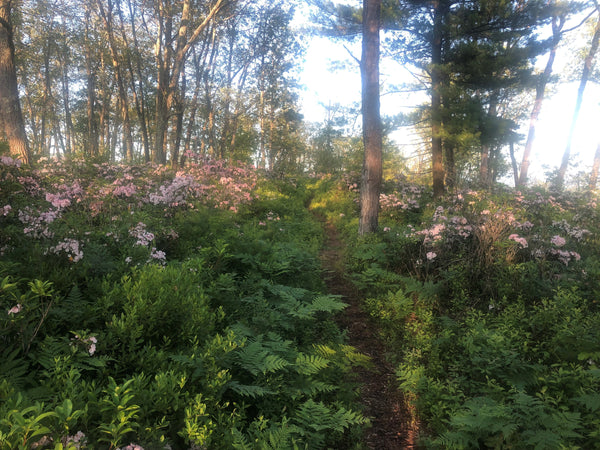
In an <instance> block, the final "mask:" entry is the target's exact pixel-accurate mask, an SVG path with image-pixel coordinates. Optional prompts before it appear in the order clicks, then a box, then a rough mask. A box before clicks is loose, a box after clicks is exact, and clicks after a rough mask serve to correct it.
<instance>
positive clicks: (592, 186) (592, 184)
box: [590, 142, 600, 191]
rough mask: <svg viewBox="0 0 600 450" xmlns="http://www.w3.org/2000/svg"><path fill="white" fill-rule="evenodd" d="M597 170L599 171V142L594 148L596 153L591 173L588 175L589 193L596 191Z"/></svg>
mask: <svg viewBox="0 0 600 450" xmlns="http://www.w3.org/2000/svg"><path fill="white" fill-rule="evenodd" d="M599 169H600V142H599V143H598V146H597V147H596V153H595V155H594V164H593V165H592V173H591V174H590V191H595V190H596V184H597V182H598V170H599Z"/></svg>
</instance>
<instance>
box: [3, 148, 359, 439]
mask: <svg viewBox="0 0 600 450" xmlns="http://www.w3.org/2000/svg"><path fill="white" fill-rule="evenodd" d="M291 183H292V182H291V181H289V180H288V181H281V180H267V179H264V178H262V177H261V176H260V175H259V174H258V173H257V172H256V171H253V170H252V169H250V168H243V167H242V168H236V167H228V166H226V165H224V164H222V163H220V162H215V161H205V162H204V163H203V164H202V165H200V164H194V165H191V166H190V167H187V168H186V169H184V170H180V171H179V172H173V171H170V170H168V169H166V168H164V167H161V166H150V165H148V166H118V165H108V164H92V163H86V162H83V161H78V160H73V161H64V160H60V161H54V162H53V163H52V164H43V165H40V166H38V167H36V168H34V169H30V168H24V167H19V165H18V163H17V162H15V161H14V160H10V161H9V160H8V159H6V160H3V162H2V164H0V187H1V190H0V192H1V194H0V225H1V226H0V254H1V255H2V259H1V261H0V309H1V310H2V311H3V313H2V314H1V315H0V358H1V360H2V364H1V365H0V449H7V450H8V449H29V448H34V447H35V448H53V449H60V448H64V449H67V448H68V449H79V448H81V449H83V448H90V449H92V448H109V449H117V448H150V449H168V448H193V449H198V448H211V449H230V448H235V449H258V448H261V449H266V448H277V449H280V448H307V449H314V448H315V449H316V448H326V447H328V446H333V445H343V446H344V447H345V448H352V446H353V445H354V444H353V442H356V440H357V439H356V436H357V435H358V434H359V433H360V429H361V428H362V426H363V425H365V424H366V423H367V420H366V419H365V418H364V417H363V416H362V415H361V414H360V412H358V411H356V410H355V404H354V401H355V399H354V394H353V391H352V386H349V385H347V384H345V383H344V382H342V381H341V380H344V379H346V377H345V375H344V374H345V373H347V372H348V371H350V370H352V367H354V366H355V365H358V364H361V363H362V361H364V356H362V355H360V354H358V353H357V352H356V350H355V349H354V348H352V347H350V346H348V345H346V344H344V341H343V337H342V335H341V333H340V331H339V329H338V328H337V326H336V325H335V323H334V321H333V315H334V314H336V313H338V312H339V311H341V310H343V308H344V307H345V305H344V304H343V303H342V301H341V300H340V299H339V298H338V297H335V296H330V295H326V294H324V293H323V284H322V280H321V276H320V269H319V264H318V259H317V251H318V249H319V247H320V245H321V241H322V231H321V227H320V225H319V224H318V223H317V222H316V221H315V220H314V219H313V218H312V216H311V215H310V213H308V211H307V210H306V208H305V204H306V203H307V202H308V195H309V191H308V190H307V189H303V188H302V185H301V184H299V183H303V181H302V180H300V181H294V184H291Z"/></svg>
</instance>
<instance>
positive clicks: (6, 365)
mask: <svg viewBox="0 0 600 450" xmlns="http://www.w3.org/2000/svg"><path fill="white" fill-rule="evenodd" d="M19 354H20V350H19V349H18V348H17V349H15V350H12V351H11V350H10V349H6V350H4V351H3V352H2V355H1V356H0V360H1V361H2V364H0V379H4V380H7V381H8V382H9V384H11V385H12V386H14V387H15V388H19V389H22V388H23V385H24V384H25V382H26V380H27V377H26V375H27V374H28V373H29V363H28V362H27V360H26V359H25V358H20V357H19Z"/></svg>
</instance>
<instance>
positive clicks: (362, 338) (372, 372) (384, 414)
mask: <svg viewBox="0 0 600 450" xmlns="http://www.w3.org/2000/svg"><path fill="white" fill-rule="evenodd" d="M325 227H326V233H327V238H326V241H325V245H324V249H323V250H322V252H321V261H322V265H323V268H324V269H325V273H326V280H325V282H326V284H327V287H328V290H329V292H330V293H331V294H336V295H341V296H342V297H343V300H344V302H345V303H348V305H349V306H348V307H347V308H346V309H345V310H344V312H343V313H342V314H340V317H339V319H338V324H339V325H340V327H341V328H342V329H345V330H347V333H348V339H349V344H350V345H352V346H354V347H356V348H357V349H358V350H359V351H360V352H361V353H363V354H365V355H367V356H369V357H370V358H371V362H372V367H369V368H360V369H359V370H358V372H357V374H356V375H357V377H358V382H359V383H360V386H361V389H360V401H361V403H362V404H363V406H364V411H363V413H364V414H365V415H366V416H367V417H369V418H370V420H371V425H372V426H371V427H370V428H369V429H367V431H366V433H365V436H364V445H365V447H366V448H370V449H377V450H393V449H416V448H417V446H416V438H417V433H418V424H417V423H416V422H415V421H414V420H413V415H412V414H411V413H410V405H408V404H407V402H406V401H405V399H404V397H403V395H402V393H401V392H400V391H399V390H398V389H397V388H396V387H395V386H396V384H397V382H396V378H395V374H394V367H392V366H391V365H390V364H389V363H388V362H387V361H386V360H385V355H384V352H385V349H384V347H383V345H382V343H381V341H380V340H379V338H378V336H377V334H376V330H374V329H373V327H372V326H371V324H370V318H369V316H368V314H367V313H365V311H364V310H363V309H362V308H361V304H360V303H361V296H360V295H359V293H358V292H357V291H356V289H355V288H354V287H353V285H352V283H351V282H350V281H348V280H347V279H345V277H344V266H343V261H344V255H343V244H342V242H341V240H340V238H339V235H338V232H337V230H336V229H335V227H334V226H332V225H330V224H326V225H325Z"/></svg>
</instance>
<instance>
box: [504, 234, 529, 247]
mask: <svg viewBox="0 0 600 450" xmlns="http://www.w3.org/2000/svg"><path fill="white" fill-rule="evenodd" d="M508 239H510V240H511V241H515V242H516V243H517V244H519V245H520V246H521V247H522V248H527V247H528V246H529V244H527V239H525V238H523V237H521V236H519V235H518V234H511V235H510V236H509V237H508Z"/></svg>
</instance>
